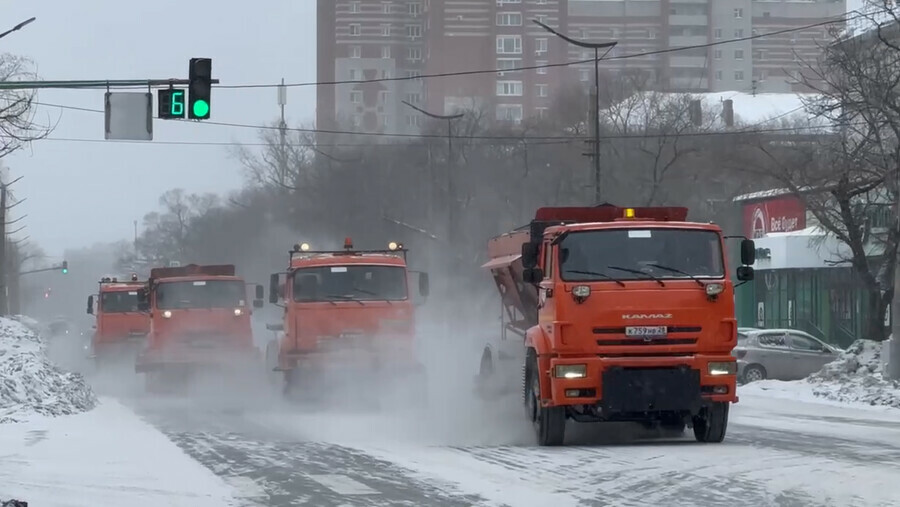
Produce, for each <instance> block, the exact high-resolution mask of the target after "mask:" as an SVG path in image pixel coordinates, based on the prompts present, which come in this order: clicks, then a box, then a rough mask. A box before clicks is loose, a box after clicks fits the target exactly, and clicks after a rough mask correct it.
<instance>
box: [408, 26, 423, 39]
mask: <svg viewBox="0 0 900 507" xmlns="http://www.w3.org/2000/svg"><path fill="white" fill-rule="evenodd" d="M406 36H407V37H409V38H410V39H418V38H419V37H421V36H422V25H407V27H406Z"/></svg>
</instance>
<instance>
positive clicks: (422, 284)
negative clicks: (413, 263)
mask: <svg viewBox="0 0 900 507" xmlns="http://www.w3.org/2000/svg"><path fill="white" fill-rule="evenodd" d="M429 291H430V286H429V282H428V273H419V294H420V295H421V296H422V297H423V298H427V297H428V292H429Z"/></svg>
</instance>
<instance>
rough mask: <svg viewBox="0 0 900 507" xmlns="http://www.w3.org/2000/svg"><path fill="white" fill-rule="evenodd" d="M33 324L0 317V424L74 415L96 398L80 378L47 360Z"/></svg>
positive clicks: (45, 352) (24, 320) (88, 406)
mask: <svg viewBox="0 0 900 507" xmlns="http://www.w3.org/2000/svg"><path fill="white" fill-rule="evenodd" d="M36 327H37V326H36V323H35V322H34V321H31V320H30V319H27V320H26V319H22V322H20V321H17V320H12V319H6V318H0V424H3V423H9V422H16V421H19V420H23V419H27V418H28V417H30V416H32V415H35V414H39V415H48V416H57V415H68V414H77V413H79V412H83V411H85V410H90V409H91V408H93V407H94V406H95V405H96V402H97V399H96V397H95V395H94V393H93V391H92V390H91V388H90V386H88V385H87V383H86V382H85V380H84V378H83V377H82V376H81V375H78V374H75V373H70V372H67V371H64V370H62V369H60V368H59V367H58V366H56V365H55V364H53V362H51V361H50V359H49V358H48V357H47V351H46V347H45V344H44V342H43V341H42V339H41V337H40V336H39V335H38V334H37V333H36V332H35V329H36Z"/></svg>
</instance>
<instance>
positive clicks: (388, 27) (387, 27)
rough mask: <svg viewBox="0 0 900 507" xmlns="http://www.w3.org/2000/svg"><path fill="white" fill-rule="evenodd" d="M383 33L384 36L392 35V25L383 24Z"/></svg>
mask: <svg viewBox="0 0 900 507" xmlns="http://www.w3.org/2000/svg"><path fill="white" fill-rule="evenodd" d="M381 35H382V36H384V37H390V36H391V25H381Z"/></svg>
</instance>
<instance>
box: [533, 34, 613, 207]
mask: <svg viewBox="0 0 900 507" xmlns="http://www.w3.org/2000/svg"><path fill="white" fill-rule="evenodd" d="M531 21H532V22H534V23H535V24H536V25H538V26H540V27H541V28H543V29H544V30H547V31H548V32H550V33H552V34H553V35H555V36H557V37H559V38H560V39H562V40H564V41H566V42H568V43H569V44H573V45H575V46H578V47H582V48H588V49H593V50H594V98H593V99H592V100H591V107H592V108H593V110H594V150H593V151H594V201H595V204H600V202H601V201H600V102H599V101H600V50H601V49H612V48H613V47H614V46H615V45H616V44H618V42H616V41H613V42H584V41H580V40H576V39H573V38H571V37H569V36H567V35H563V34H561V33H559V32H557V31H556V30H554V29H552V28H550V27H549V26H547V25H545V24H544V23H541V22H540V21H538V20H536V19H532V20H531ZM607 52H608V51H607ZM604 56H606V53H604Z"/></svg>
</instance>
